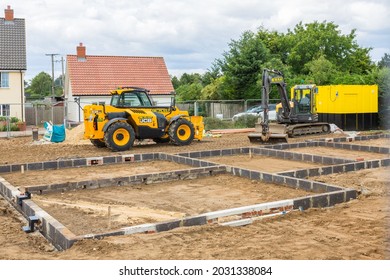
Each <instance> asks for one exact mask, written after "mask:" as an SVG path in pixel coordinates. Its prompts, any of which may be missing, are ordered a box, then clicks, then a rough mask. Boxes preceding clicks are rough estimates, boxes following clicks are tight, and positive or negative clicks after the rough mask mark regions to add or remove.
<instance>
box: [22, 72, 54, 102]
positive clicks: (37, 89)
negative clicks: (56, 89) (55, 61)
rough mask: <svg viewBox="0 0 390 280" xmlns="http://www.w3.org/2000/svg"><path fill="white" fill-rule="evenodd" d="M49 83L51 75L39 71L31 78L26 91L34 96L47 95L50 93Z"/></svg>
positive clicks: (50, 83)
mask: <svg viewBox="0 0 390 280" xmlns="http://www.w3.org/2000/svg"><path fill="white" fill-rule="evenodd" d="M51 85H52V79H51V76H50V75H49V74H47V73H46V72H41V73H39V74H38V75H36V76H35V77H34V78H33V79H32V80H31V82H30V86H29V87H28V88H27V89H26V93H28V94H30V95H31V97H35V98H38V97H45V96H49V95H51Z"/></svg>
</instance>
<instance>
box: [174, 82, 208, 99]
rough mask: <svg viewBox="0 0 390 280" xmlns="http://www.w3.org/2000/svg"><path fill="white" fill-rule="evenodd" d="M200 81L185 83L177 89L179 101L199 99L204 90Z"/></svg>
mask: <svg viewBox="0 0 390 280" xmlns="http://www.w3.org/2000/svg"><path fill="white" fill-rule="evenodd" d="M202 88H203V87H202V85H201V83H200V82H195V83H189V84H183V85H181V86H179V87H178V88H177V89H176V94H177V101H190V100H199V99H200V96H201V91H202Z"/></svg>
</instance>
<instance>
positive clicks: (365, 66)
mask: <svg viewBox="0 0 390 280" xmlns="http://www.w3.org/2000/svg"><path fill="white" fill-rule="evenodd" d="M286 36H287V40H288V41H289V43H288V44H287V45H290V46H291V49H290V51H289V56H288V59H287V62H288V63H289V64H290V65H291V67H292V69H293V71H294V73H295V74H308V69H307V68H305V67H303V66H304V65H306V64H307V63H309V62H310V61H312V60H316V59H319V58H320V57H321V56H324V57H325V58H326V59H327V60H328V61H330V62H331V63H332V64H333V65H335V66H336V68H337V70H339V71H342V72H345V73H353V74H354V73H355V74H363V73H365V72H366V71H368V70H370V69H372V67H373V63H372V62H371V59H370V56H369V52H370V50H371V49H370V48H361V47H359V45H358V44H357V42H356V30H355V29H353V30H352V31H351V33H349V34H347V35H343V34H341V31H340V30H339V27H338V25H336V24H334V23H333V22H326V21H325V22H322V23H319V22H314V23H308V24H305V25H304V24H302V23H299V24H297V25H296V26H295V28H294V30H292V31H291V30H289V31H288V33H287V35H286Z"/></svg>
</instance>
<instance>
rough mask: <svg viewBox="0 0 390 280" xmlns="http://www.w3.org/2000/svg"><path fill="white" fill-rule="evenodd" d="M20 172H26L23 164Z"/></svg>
mask: <svg viewBox="0 0 390 280" xmlns="http://www.w3.org/2000/svg"><path fill="white" fill-rule="evenodd" d="M20 172H21V173H22V174H24V165H21V166H20Z"/></svg>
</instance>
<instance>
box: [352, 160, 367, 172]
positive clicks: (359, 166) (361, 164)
mask: <svg viewBox="0 0 390 280" xmlns="http://www.w3.org/2000/svg"><path fill="white" fill-rule="evenodd" d="M354 164H355V170H356V171H357V170H360V169H364V165H365V163H364V162H363V161H361V162H355V163H354Z"/></svg>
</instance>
